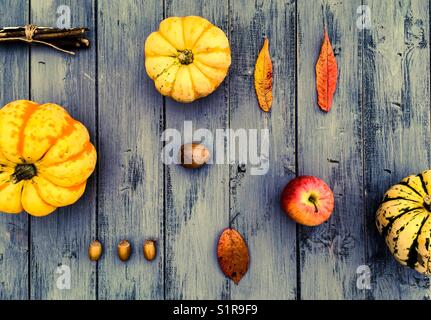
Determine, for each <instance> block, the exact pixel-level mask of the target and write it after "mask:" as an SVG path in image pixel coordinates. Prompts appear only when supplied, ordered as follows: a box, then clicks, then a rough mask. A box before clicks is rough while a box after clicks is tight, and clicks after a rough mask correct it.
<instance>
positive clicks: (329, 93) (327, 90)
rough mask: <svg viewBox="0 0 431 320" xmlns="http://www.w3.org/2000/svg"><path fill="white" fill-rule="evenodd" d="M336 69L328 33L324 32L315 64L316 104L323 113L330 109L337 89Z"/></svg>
mask: <svg viewBox="0 0 431 320" xmlns="http://www.w3.org/2000/svg"><path fill="white" fill-rule="evenodd" d="M337 77H338V67H337V60H335V56H334V50H332V46H331V41H330V40H329V36H328V32H326V31H325V35H324V38H323V43H322V48H321V49H320V55H319V59H318V60H317V64H316V86H317V103H318V104H319V106H320V108H321V109H322V110H323V111H326V112H328V111H329V110H330V109H331V105H332V97H333V96H334V92H335V89H336V87H337Z"/></svg>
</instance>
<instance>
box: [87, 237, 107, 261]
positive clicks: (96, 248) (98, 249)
mask: <svg viewBox="0 0 431 320" xmlns="http://www.w3.org/2000/svg"><path fill="white" fill-rule="evenodd" d="M102 251H103V249H102V244H101V243H100V241H98V240H93V241H91V243H90V245H89V246H88V257H89V258H90V260H91V261H97V260H99V259H100V256H101V255H102Z"/></svg>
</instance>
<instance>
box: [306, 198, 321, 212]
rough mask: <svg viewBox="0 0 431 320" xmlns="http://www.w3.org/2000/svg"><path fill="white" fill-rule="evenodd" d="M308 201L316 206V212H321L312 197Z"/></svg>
mask: <svg viewBox="0 0 431 320" xmlns="http://www.w3.org/2000/svg"><path fill="white" fill-rule="evenodd" d="M308 201H310V202H311V203H312V204H313V205H314V208H315V209H316V211H315V212H319V209H317V204H316V201H315V200H314V199H313V198H312V197H310V198H308Z"/></svg>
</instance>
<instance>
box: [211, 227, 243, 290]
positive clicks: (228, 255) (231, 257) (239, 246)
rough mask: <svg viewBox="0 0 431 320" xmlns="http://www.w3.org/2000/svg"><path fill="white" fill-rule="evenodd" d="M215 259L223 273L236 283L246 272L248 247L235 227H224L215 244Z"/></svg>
mask: <svg viewBox="0 0 431 320" xmlns="http://www.w3.org/2000/svg"><path fill="white" fill-rule="evenodd" d="M217 259H218V263H219V265H220V268H221V270H222V271H223V273H224V274H225V275H226V276H227V277H229V278H230V279H232V280H233V282H235V284H238V283H239V281H240V280H241V278H242V277H243V276H244V275H245V274H246V273H247V270H248V264H249V260H250V257H249V254H248V247H247V244H246V242H245V240H244V238H243V237H242V236H241V234H240V233H239V232H238V231H236V230H235V229H230V228H229V229H225V230H224V231H223V233H222V234H221V236H220V238H219V241H218V246H217Z"/></svg>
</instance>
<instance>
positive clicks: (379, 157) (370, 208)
mask: <svg viewBox="0 0 431 320" xmlns="http://www.w3.org/2000/svg"><path fill="white" fill-rule="evenodd" d="M366 3H367V5H369V6H370V8H371V12H372V14H373V17H374V18H373V26H372V28H371V29H369V30H366V31H365V48H364V93H365V95H364V99H365V101H364V103H365V109H364V115H365V131H364V133H365V146H366V149H365V151H366V152H365V182H366V206H365V208H366V211H367V231H368V238H367V239H368V241H367V245H368V248H367V251H368V263H369V264H370V265H371V272H372V280H373V282H372V290H371V291H370V292H369V296H368V297H369V298H374V299H394V300H395V299H424V298H426V299H429V298H430V294H431V292H430V289H429V286H430V278H428V277H425V276H422V275H420V274H419V273H417V272H415V271H413V270H410V269H408V268H407V267H403V266H401V265H399V264H398V263H397V262H396V261H395V260H394V259H393V258H392V257H391V255H390V253H389V250H388V249H387V248H386V245H385V243H384V240H383V239H382V238H381V237H379V236H378V234H377V230H376V227H375V211H376V209H377V207H378V204H379V202H380V201H381V199H382V197H383V194H384V192H385V191H386V189H388V188H389V187H390V186H391V185H392V184H394V183H397V182H398V181H400V180H401V179H402V178H403V177H405V176H407V175H409V174H417V173H419V172H421V171H423V170H425V169H428V168H429V167H430V149H429V145H430V102H429V101H430V88H429V86H430V56H429V50H430V47H429V41H430V39H429V31H430V30H429V22H430V21H429V1H428V0H412V1H379V0H372V1H367V2H366ZM377 17H378V18H377Z"/></svg>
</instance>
